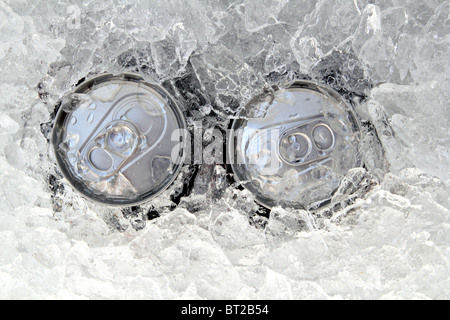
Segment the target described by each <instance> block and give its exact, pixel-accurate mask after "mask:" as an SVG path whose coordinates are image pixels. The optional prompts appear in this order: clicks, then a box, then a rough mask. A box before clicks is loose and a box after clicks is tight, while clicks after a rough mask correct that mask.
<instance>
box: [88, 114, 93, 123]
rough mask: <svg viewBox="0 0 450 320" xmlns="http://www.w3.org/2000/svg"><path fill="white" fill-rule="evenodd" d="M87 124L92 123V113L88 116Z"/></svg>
mask: <svg viewBox="0 0 450 320" xmlns="http://www.w3.org/2000/svg"><path fill="white" fill-rule="evenodd" d="M87 122H88V123H89V124H91V123H92V122H94V114H93V113H91V114H90V115H89V116H88V118H87Z"/></svg>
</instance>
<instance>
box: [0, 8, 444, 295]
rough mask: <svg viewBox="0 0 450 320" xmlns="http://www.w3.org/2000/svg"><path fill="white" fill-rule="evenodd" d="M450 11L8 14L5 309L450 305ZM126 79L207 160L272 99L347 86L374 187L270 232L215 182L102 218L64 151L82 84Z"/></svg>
mask: <svg viewBox="0 0 450 320" xmlns="http://www.w3.org/2000/svg"><path fill="white" fill-rule="evenodd" d="M449 8H450V1H443V0H427V1H416V0H408V1H403V0H402V1H400V0H371V1H369V0H345V1H332V0H318V1H301V2H300V1H297V0H267V1H256V0H255V1H253V0H236V1H232V0H227V1H214V0H194V1H176V0H170V1H131V0H101V1H97V0H89V1H79V2H74V1H61V0H58V1H56V0H51V1H48V0H45V1H43V0H38V1H31V2H30V1H26V0H0V95H1V99H0V168H1V169H2V170H1V174H0V182H1V183H0V298H3V299H13V298H17V299H30V298H31V299H40V298H43V299H53V298H57V299H116V298H121V299H130V298H144V299H172V298H195V299H203V298H224V299H235V298H240V299H253V298H261V299H265V298H270V299H279V298H287V299H314V298H318V299H361V298H363V299H371V298H375V299H437V298H441V299H442V298H443V299H449V298H450V289H449V288H450V266H449V263H450V221H449V208H450V203H449V184H450V155H449V147H450V140H449V139H450V132H449V128H450V126H449V124H450V123H449V122H450V110H449V103H448V101H450V99H449V98H450V97H449V92H450V91H449V90H448V88H449V87H450V80H449V77H448V74H449V71H450V70H449V68H450V62H449V59H448V57H449V56H450V52H449V51H450V30H449V12H450V10H449ZM124 71H130V72H138V73H140V74H142V75H143V76H145V77H146V78H147V79H148V80H149V81H154V82H159V83H162V84H164V86H166V87H167V89H168V90H169V91H170V92H171V93H172V94H173V96H174V97H175V98H176V99H178V100H179V102H180V104H181V105H182V106H183V107H184V108H185V113H186V115H187V117H188V123H189V124H190V125H193V124H196V128H197V129H199V130H201V131H202V132H204V134H205V136H208V135H209V138H207V139H205V143H206V144H208V143H213V142H214V141H215V139H214V138H212V137H211V132H212V128H214V127H217V128H219V129H222V130H223V129H226V127H227V121H228V119H229V117H230V116H232V115H233V114H234V112H236V111H237V110H238V109H239V108H240V107H241V106H242V105H244V104H245V103H246V102H248V100H249V99H251V97H252V96H254V95H255V94H257V93H260V92H261V90H262V89H263V88H266V89H268V88H270V87H271V86H274V85H275V86H278V87H280V88H283V87H284V86H285V85H286V84H288V83H290V82H291V81H292V80H294V79H310V80H315V81H319V82H321V83H325V84H328V85H330V86H332V87H333V88H335V89H336V90H338V91H339V92H340V93H342V94H343V95H344V96H345V97H346V98H348V99H350V100H352V102H353V105H354V107H355V110H356V112H357V114H358V115H359V117H360V118H361V122H362V129H363V132H364V135H363V136H364V138H363V142H362V146H361V150H362V151H363V152H362V153H363V156H364V162H365V164H366V166H365V169H362V168H359V169H354V170H352V171H351V172H349V174H348V175H347V177H346V179H344V182H343V184H342V185H341V187H340V188H339V189H338V192H337V193H336V194H335V196H334V197H333V201H332V205H331V206H330V207H329V208H326V209H323V210H319V211H318V212H308V211H302V210H299V211H289V210H285V209H282V208H275V209H274V210H273V211H272V213H271V217H270V219H267V218H265V217H264V215H260V214H258V213H261V208H259V207H258V206H257V205H255V203H254V201H253V200H254V198H253V196H252V195H251V194H250V193H249V192H247V191H241V190H239V189H236V188H234V186H233V185H232V181H231V179H230V176H229V175H228V173H227V172H226V171H225V169H224V168H223V167H222V166H219V165H214V164H208V165H204V166H200V167H199V168H195V167H190V168H186V169H185V170H183V172H182V173H181V175H180V177H179V178H178V179H177V181H176V182H175V184H174V186H173V188H172V189H170V190H168V191H167V192H166V194H164V195H162V196H161V197H160V198H158V199H157V200H155V201H153V202H152V203H151V206H149V207H143V208H130V209H128V210H125V211H124V212H121V211H120V210H118V209H115V208H108V207H102V206H98V205H92V204H90V203H88V202H86V201H85V200H84V199H83V198H81V197H80V196H79V195H78V194H76V193H74V191H73V190H72V188H71V187H70V186H69V185H68V184H67V183H66V182H65V181H64V180H62V179H61V177H60V175H59V173H58V171H57V169H56V167H55V164H54V159H53V158H52V157H51V156H50V155H51V153H50V150H49V145H48V142H47V139H46V136H45V134H47V137H48V132H49V130H51V124H49V122H51V120H52V114H53V113H54V110H55V106H56V105H57V102H58V100H59V99H61V98H62V96H63V95H64V94H66V93H67V92H69V91H70V90H71V89H72V88H73V87H74V85H76V84H77V83H78V82H79V81H80V79H83V78H85V77H88V76H92V75H96V74H99V73H102V72H112V73H117V72H124ZM53 115H54V114H53ZM186 190H187V191H188V192H186ZM177 204H178V206H177ZM143 210H144V211H143ZM136 230H139V231H136Z"/></svg>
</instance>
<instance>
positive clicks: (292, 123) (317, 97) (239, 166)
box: [228, 81, 362, 209]
mask: <svg viewBox="0 0 450 320" xmlns="http://www.w3.org/2000/svg"><path fill="white" fill-rule="evenodd" d="M359 140H360V124H359V121H358V119H357V118H356V116H355V114H354V112H353V110H352V107H351V106H350V105H348V104H347V103H346V101H345V100H344V99H343V98H342V97H341V96H340V95H339V94H338V93H337V92H335V91H334V90H332V89H330V88H328V87H325V86H322V85H318V84H316V83H313V82H309V81H298V82H295V83H294V84H293V85H292V86H291V87H289V88H288V89H286V90H280V91H277V92H275V93H270V94H265V95H262V96H259V97H256V98H255V99H253V100H252V102H251V103H249V104H248V105H247V106H246V107H245V108H244V109H243V110H242V111H241V112H240V113H239V114H238V116H237V119H236V120H234V122H233V124H232V130H231V134H230V136H229V140H228V156H229V159H228V161H229V162H230V163H231V167H232V169H233V172H234V174H235V177H236V179H237V180H238V181H239V182H240V183H241V184H242V185H243V186H244V187H245V188H247V189H249V190H250V191H252V192H253V194H254V195H255V197H256V200H257V201H258V202H259V203H261V204H262V205H264V206H266V207H268V208H272V207H275V206H284V207H290V208H308V209H313V208H318V207H320V206H322V205H324V204H325V203H326V202H327V201H329V200H330V199H331V197H332V195H333V194H334V192H335V191H336V190H337V188H338V187H339V184H340V182H341V181H342V178H343V177H344V176H345V174H346V173H347V172H348V170H350V169H351V168H354V167H359V166H360V165H361V164H362V162H361V157H360V154H359V152H358V149H359Z"/></svg>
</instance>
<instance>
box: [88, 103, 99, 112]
mask: <svg viewBox="0 0 450 320" xmlns="http://www.w3.org/2000/svg"><path fill="white" fill-rule="evenodd" d="M96 108H97V105H96V104H95V103H91V104H90V105H89V107H88V109H89V110H95V109H96Z"/></svg>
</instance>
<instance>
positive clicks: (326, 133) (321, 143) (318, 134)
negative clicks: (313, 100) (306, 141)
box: [312, 124, 335, 151]
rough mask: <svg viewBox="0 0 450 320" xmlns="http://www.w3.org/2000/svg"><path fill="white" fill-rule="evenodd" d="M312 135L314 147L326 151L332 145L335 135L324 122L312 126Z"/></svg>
mask: <svg viewBox="0 0 450 320" xmlns="http://www.w3.org/2000/svg"><path fill="white" fill-rule="evenodd" d="M312 137H313V139H314V143H315V144H316V147H317V148H319V149H320V150H322V151H327V150H330V149H332V148H333V147H334V144H335V137H334V133H333V130H331V128H330V127H329V126H327V125H325V124H318V125H317V126H316V127H314V129H313V131H312Z"/></svg>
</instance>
